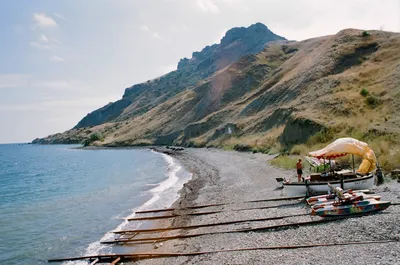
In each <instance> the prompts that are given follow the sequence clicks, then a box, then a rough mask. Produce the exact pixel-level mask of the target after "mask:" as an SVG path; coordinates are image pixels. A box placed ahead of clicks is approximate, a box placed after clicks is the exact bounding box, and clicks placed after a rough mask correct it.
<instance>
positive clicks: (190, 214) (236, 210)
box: [127, 203, 299, 221]
mask: <svg viewBox="0 0 400 265" xmlns="http://www.w3.org/2000/svg"><path fill="white" fill-rule="evenodd" d="M298 205H299V203H286V204H279V205H271V206H259V207H251V208H238V209H230V210H229V211H232V212H239V211H250V210H263V209H273V208H281V207H290V206H298ZM157 211H159V210H157ZM222 212H227V211H210V212H194V213H184V214H170V215H156V216H143V217H134V218H128V219H127V220H128V221H143V220H157V219H166V218H175V217H179V216H199V215H208V214H215V213H222Z"/></svg>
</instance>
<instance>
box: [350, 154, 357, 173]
mask: <svg viewBox="0 0 400 265" xmlns="http://www.w3.org/2000/svg"><path fill="white" fill-rule="evenodd" d="M351 158H352V159H353V173H354V174H355V173H356V169H355V166H354V155H353V154H352V155H351Z"/></svg>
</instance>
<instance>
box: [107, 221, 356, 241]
mask: <svg viewBox="0 0 400 265" xmlns="http://www.w3.org/2000/svg"><path fill="white" fill-rule="evenodd" d="M361 216H362V215H355V216H352V217H348V216H344V217H336V218H326V219H321V220H317V221H305V222H298V223H290V224H281V225H271V226H262V227H256V228H242V229H236V230H228V231H219V232H207V233H197V234H187V235H175V236H164V237H151V238H136V239H135V238H134V239H128V240H119V239H117V240H111V241H103V242H100V243H102V244H129V243H130V242H140V241H149V240H159V239H161V240H167V239H168V240H171V239H182V238H189V237H198V236H205V235H216V234H226V233H244V232H251V231H264V230H271V229H278V228H287V227H298V226H306V225H314V224H320V223H328V222H333V221H338V220H343V219H348V218H355V217H361Z"/></svg>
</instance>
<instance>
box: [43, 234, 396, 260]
mask: <svg viewBox="0 0 400 265" xmlns="http://www.w3.org/2000/svg"><path fill="white" fill-rule="evenodd" d="M388 243H399V241H398V240H377V241H355V242H341V243H322V244H309V245H291V246H265V247H255V248H239V249H224V250H215V251H203V252H189V253H162V252H159V253H157V252H155V253H135V254H104V255H93V256H81V257H72V258H60V259H50V260H48V262H63V261H73V260H89V261H93V262H102V263H104V262H111V263H110V264H117V263H118V262H123V261H132V260H139V259H149V258H167V257H181V256H198V255H207V254H215V253H223V252H237V251H260V250H274V249H298V248H314V247H331V246H345V245H366V244H388ZM93 262H92V264H95V263H93Z"/></svg>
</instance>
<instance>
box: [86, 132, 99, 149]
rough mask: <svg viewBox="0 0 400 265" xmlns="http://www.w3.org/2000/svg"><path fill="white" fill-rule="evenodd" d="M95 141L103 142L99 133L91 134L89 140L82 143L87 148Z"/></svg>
mask: <svg viewBox="0 0 400 265" xmlns="http://www.w3.org/2000/svg"><path fill="white" fill-rule="evenodd" d="M96 141H104V136H103V134H102V133H101V132H95V133H92V134H91V135H90V136H89V138H87V139H85V140H84V141H83V143H82V144H83V146H89V145H90V144H91V143H93V142H96Z"/></svg>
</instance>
